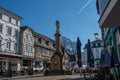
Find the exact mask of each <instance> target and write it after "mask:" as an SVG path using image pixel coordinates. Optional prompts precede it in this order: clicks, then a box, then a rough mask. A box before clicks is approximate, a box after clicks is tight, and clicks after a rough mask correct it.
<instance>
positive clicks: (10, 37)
mask: <svg viewBox="0 0 120 80" xmlns="http://www.w3.org/2000/svg"><path fill="white" fill-rule="evenodd" d="M0 13H2V19H0V24H2V25H3V27H2V33H0V37H1V40H2V46H1V54H7V55H9V54H10V55H11V54H14V55H16V54H15V53H14V52H15V51H14V44H15V43H18V39H16V38H15V37H14V34H15V31H14V30H18V34H19V31H20V25H19V26H18V25H16V20H18V19H19V20H18V22H19V24H20V20H21V19H20V18H19V17H18V16H16V15H14V14H13V13H11V12H9V11H7V10H4V9H3V8H0ZM10 17H11V19H12V18H13V17H15V19H14V20H13V19H12V20H11V22H9V18H10ZM8 26H9V27H11V29H12V32H11V35H7V28H8ZM18 38H19V35H18ZM7 41H10V42H11V46H10V50H9V51H10V52H7V51H6V50H7V48H6V44H7ZM18 45H19V44H18ZM17 53H18V51H17ZM1 58H2V57H1ZM3 59H4V60H6V64H5V65H4V66H5V69H6V70H7V69H8V63H9V62H11V63H12V64H17V58H9V57H4V58H3ZM15 61H16V62H15ZM14 67H15V66H14ZM19 67H20V65H19V66H16V68H19ZM12 68H13V66H12ZM18 70H20V69H18Z"/></svg>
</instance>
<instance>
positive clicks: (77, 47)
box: [76, 37, 82, 67]
mask: <svg viewBox="0 0 120 80" xmlns="http://www.w3.org/2000/svg"><path fill="white" fill-rule="evenodd" d="M81 45H82V44H81V42H80V39H79V37H77V45H76V49H77V64H78V66H79V67H82V61H81Z"/></svg>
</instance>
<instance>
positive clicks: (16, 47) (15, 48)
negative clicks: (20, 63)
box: [14, 43, 18, 53]
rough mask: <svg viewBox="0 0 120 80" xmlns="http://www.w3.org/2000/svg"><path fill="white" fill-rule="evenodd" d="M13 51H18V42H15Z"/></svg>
mask: <svg viewBox="0 0 120 80" xmlns="http://www.w3.org/2000/svg"><path fill="white" fill-rule="evenodd" d="M14 51H15V53H17V51H18V44H17V43H15V44H14Z"/></svg>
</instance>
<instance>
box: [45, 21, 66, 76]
mask: <svg viewBox="0 0 120 80" xmlns="http://www.w3.org/2000/svg"><path fill="white" fill-rule="evenodd" d="M55 24H56V33H55V42H56V50H55V53H54V54H53V56H52V57H51V66H50V67H51V70H50V71H49V72H47V73H46V75H61V74H64V73H65V71H64V70H63V65H64V62H63V53H62V51H61V45H60V36H61V34H60V23H59V21H58V20H56V23H55Z"/></svg>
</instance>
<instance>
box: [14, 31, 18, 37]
mask: <svg viewBox="0 0 120 80" xmlns="http://www.w3.org/2000/svg"><path fill="white" fill-rule="evenodd" d="M18 36H19V32H18V30H15V35H14V37H15V38H16V39H18Z"/></svg>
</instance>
